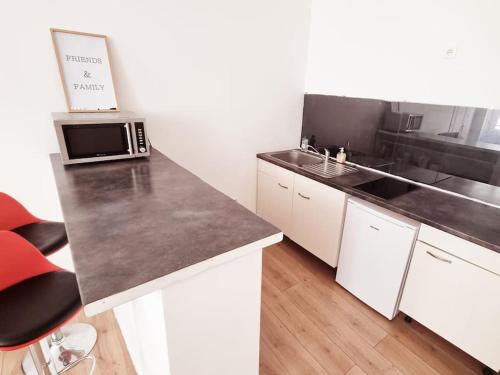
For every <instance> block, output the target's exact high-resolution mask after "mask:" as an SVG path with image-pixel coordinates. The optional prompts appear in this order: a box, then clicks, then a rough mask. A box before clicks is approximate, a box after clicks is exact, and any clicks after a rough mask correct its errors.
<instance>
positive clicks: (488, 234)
mask: <svg viewBox="0 0 500 375" xmlns="http://www.w3.org/2000/svg"><path fill="white" fill-rule="evenodd" d="M273 153H275V152H270V153H262V154H258V155H257V157H258V158H259V159H262V160H265V161H267V162H269V163H272V164H275V165H278V166H280V167H283V168H285V169H288V170H291V171H293V172H295V173H297V174H300V175H303V176H306V177H308V178H311V179H313V180H315V181H318V182H321V183H323V184H325V185H328V186H331V187H333V188H336V189H339V190H342V191H344V192H346V193H348V194H351V195H353V196H357V197H360V198H362V199H365V200H367V201H369V202H372V203H375V204H377V205H379V206H381V207H384V208H387V209H389V210H391V211H394V212H397V213H399V214H402V215H404V216H407V217H409V218H411V219H414V220H417V221H419V222H421V223H424V224H427V225H430V226H432V227H435V228H438V229H440V230H443V231H445V232H448V233H451V234H453V235H455V236H458V237H461V238H463V239H465V240H468V241H470V242H474V243H476V244H478V245H480V246H483V247H485V248H488V249H490V250H493V251H495V252H498V253H500V209H497V208H494V207H491V206H488V205H485V204H481V203H477V202H474V201H471V200H468V199H465V198H460V197H457V196H453V195H450V194H447V193H443V192H439V191H436V190H432V189H428V188H424V187H422V188H419V189H417V190H414V191H412V192H409V193H406V194H404V195H401V196H398V197H396V198H393V199H388V200H385V199H382V198H379V197H376V196H373V195H371V194H368V193H366V192H364V191H361V190H359V189H356V188H355V187H354V186H355V185H359V184H362V183H365V182H369V181H373V180H376V179H378V178H380V177H381V175H380V174H377V173H375V172H370V171H367V170H363V169H359V171H358V172H357V173H353V174H348V175H344V176H339V177H334V178H330V179H328V178H323V177H321V176H317V175H315V174H312V173H309V172H307V171H304V170H302V169H300V168H298V167H295V166H293V165H290V164H287V163H285V162H282V161H280V160H277V159H275V158H273V157H271V156H270V154H273Z"/></svg>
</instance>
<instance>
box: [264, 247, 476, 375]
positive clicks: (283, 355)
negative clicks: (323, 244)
mask: <svg viewBox="0 0 500 375" xmlns="http://www.w3.org/2000/svg"><path fill="white" fill-rule="evenodd" d="M263 265H264V270H263V280H262V302H263V306H262V326H261V360H260V374H261V375H268V374H282V375H287V374H348V375H361V374H394V375H396V374H397V375H403V374H408V375H410V374H412V375H413V374H418V375H421V374H429V375H432V374H446V375H452V374H454V375H456V374H481V370H482V365H481V364H480V363H479V362H478V361H476V360H475V359H473V358H472V357H470V356H469V355H467V354H466V353H464V352H462V351H461V350H459V349H458V348H456V347H454V346H453V345H451V344H450V343H448V342H447V341H445V340H444V339H442V338H440V337H439V336H437V335H436V334H434V333H432V332H431V331H429V330H428V329H426V328H425V327H423V326H422V325H420V324H418V323H417V322H413V323H411V324H408V323H406V322H405V321H404V319H403V315H402V314H399V315H398V316H397V317H396V318H395V319H394V320H393V321H389V320H387V319H386V318H384V317H383V316H381V315H380V314H378V313H377V312H375V311H374V310H372V309H371V308H370V307H368V306H367V305H365V304H364V303H362V302H361V301H359V300H358V299H357V298H355V297H354V296H352V295H351V294H350V293H349V292H347V291H346V290H345V289H343V288H342V287H341V286H340V285H338V284H337V283H335V281H334V277H335V276H334V273H335V271H334V270H333V269H332V268H330V267H329V266H327V265H326V264H324V263H322V262H321V261H319V260H318V259H316V258H315V257H314V256H312V255H311V254H309V253H308V252H306V251H304V249H302V248H301V247H300V246H298V245H296V244H295V243H293V242H291V241H290V240H288V239H285V240H284V241H283V242H282V243H280V244H277V245H274V246H271V247H269V248H267V249H265V250H264V261H263Z"/></svg>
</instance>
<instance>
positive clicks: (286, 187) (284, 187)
mask: <svg viewBox="0 0 500 375" xmlns="http://www.w3.org/2000/svg"><path fill="white" fill-rule="evenodd" d="M278 186H279V187H282V188H283V189H288V186H285V185H281V182H278Z"/></svg>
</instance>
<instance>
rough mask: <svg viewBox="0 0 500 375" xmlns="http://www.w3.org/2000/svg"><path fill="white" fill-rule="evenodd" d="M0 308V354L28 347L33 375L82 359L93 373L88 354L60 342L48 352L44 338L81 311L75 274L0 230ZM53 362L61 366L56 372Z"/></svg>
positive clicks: (50, 374)
mask: <svg viewBox="0 0 500 375" xmlns="http://www.w3.org/2000/svg"><path fill="white" fill-rule="evenodd" d="M0 306H1V308H0V351H10V350H16V349H20V348H24V347H29V353H30V357H31V358H32V361H33V364H34V371H33V373H34V374H38V375H55V374H57V373H60V372H63V371H66V370H68V369H69V368H71V367H74V366H75V365H76V364H78V363H79V362H81V361H82V360H84V359H89V360H91V361H92V367H91V371H90V374H92V373H93V371H94V367H95V359H94V357H93V356H92V355H90V354H89V353H86V354H84V353H81V352H75V351H74V350H73V349H72V348H70V347H69V346H68V345H65V344H54V343H52V346H51V347H50V349H49V348H48V347H47V341H46V340H43V339H44V338H45V337H46V336H48V335H49V334H51V333H52V332H55V331H56V330H58V329H60V328H61V326H63V325H64V324H65V323H67V322H68V321H69V320H71V318H73V317H74V316H75V315H76V314H77V313H78V312H79V311H80V309H81V308H82V303H81V300H80V294H79V292H78V284H77V282H76V277H75V274H74V273H72V272H68V271H65V270H63V269H61V268H59V267H57V266H55V265H54V264H52V263H51V262H49V261H48V260H47V259H46V258H45V257H44V256H43V255H42V254H41V253H40V252H39V251H38V249H36V248H35V247H33V246H32V245H31V244H30V243H29V242H27V241H26V240H24V239H23V238H22V237H20V236H19V235H17V234H15V233H13V232H10V231H0ZM71 357H75V358H77V359H76V360H73V361H70V360H69V358H71ZM58 363H59V365H61V364H64V363H66V364H65V365H64V366H63V367H62V370H58V368H57V367H58Z"/></svg>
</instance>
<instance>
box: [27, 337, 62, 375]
mask: <svg viewBox="0 0 500 375" xmlns="http://www.w3.org/2000/svg"><path fill="white" fill-rule="evenodd" d="M28 353H29V356H30V358H31V360H32V362H33V366H34V370H35V371H36V372H31V373H33V374H37V375H56V374H57V371H56V369H55V368H54V363H53V362H52V361H51V360H50V356H49V358H48V360H47V359H46V354H45V353H44V351H43V349H42V346H41V345H40V342H37V343H34V344H31V345H30V346H29V352H28ZM23 370H24V369H23Z"/></svg>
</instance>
